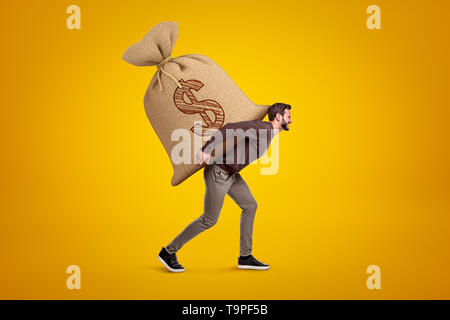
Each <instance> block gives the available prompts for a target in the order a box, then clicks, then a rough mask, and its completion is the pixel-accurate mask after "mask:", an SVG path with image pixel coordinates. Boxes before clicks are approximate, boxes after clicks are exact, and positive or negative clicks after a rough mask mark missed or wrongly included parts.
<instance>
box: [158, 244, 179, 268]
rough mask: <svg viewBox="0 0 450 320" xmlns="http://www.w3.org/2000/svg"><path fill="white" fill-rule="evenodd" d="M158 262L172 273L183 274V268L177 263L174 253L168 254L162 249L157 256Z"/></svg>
mask: <svg viewBox="0 0 450 320" xmlns="http://www.w3.org/2000/svg"><path fill="white" fill-rule="evenodd" d="M158 260H159V261H161V263H162V264H163V265H164V266H165V267H166V268H167V269H168V270H169V271H172V272H183V271H184V268H183V266H181V265H180V264H179V263H178V260H177V255H176V254H175V253H172V254H170V253H168V252H167V251H166V249H165V248H164V247H163V248H162V249H161V251H160V252H159V255H158Z"/></svg>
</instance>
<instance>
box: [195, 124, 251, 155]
mask: <svg viewBox="0 0 450 320" xmlns="http://www.w3.org/2000/svg"><path fill="white" fill-rule="evenodd" d="M252 123H253V121H241V122H232V123H227V124H226V125H224V126H223V127H222V128H220V129H218V130H217V131H216V132H214V134H213V135H212V136H211V138H210V139H209V140H208V141H207V142H206V143H205V145H204V146H203V147H202V149H201V150H202V151H203V152H204V153H210V152H211V150H212V149H213V148H214V147H215V146H216V145H217V144H219V143H223V142H225V141H226V140H227V139H228V138H230V137H234V133H233V132H231V133H227V129H233V130H237V129H242V130H244V131H245V130H247V129H249V128H253V127H254V125H252ZM229 131H230V130H229Z"/></svg>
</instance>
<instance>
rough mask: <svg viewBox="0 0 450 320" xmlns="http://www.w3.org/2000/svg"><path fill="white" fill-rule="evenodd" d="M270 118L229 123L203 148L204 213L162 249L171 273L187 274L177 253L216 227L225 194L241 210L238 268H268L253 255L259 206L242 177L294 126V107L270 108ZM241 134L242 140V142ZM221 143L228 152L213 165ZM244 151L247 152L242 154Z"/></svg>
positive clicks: (200, 160)
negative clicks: (250, 166)
mask: <svg viewBox="0 0 450 320" xmlns="http://www.w3.org/2000/svg"><path fill="white" fill-rule="evenodd" d="M268 117H269V122H265V121H261V120H252V121H242V122H235V123H228V124H226V125H225V126H223V127H222V128H220V129H219V130H217V131H216V133H214V135H213V136H212V137H211V138H210V139H209V140H208V141H207V142H206V144H205V145H204V146H203V147H202V150H201V151H200V152H199V154H198V155H197V163H199V165H200V166H202V165H203V164H204V163H205V164H207V166H206V167H205V169H204V173H203V174H204V179H205V186H206V191H205V201H204V213H203V214H202V215H201V216H200V217H199V218H198V219H196V220H194V221H193V222H191V223H190V224H189V225H188V226H187V227H186V228H185V229H184V230H183V231H182V232H181V233H180V234H179V235H178V236H177V237H176V238H175V239H174V240H173V241H172V242H171V243H170V244H168V245H167V246H166V247H163V248H162V249H161V251H160V253H159V255H158V259H159V260H160V261H161V263H162V264H163V265H164V266H165V267H166V268H167V269H168V270H169V271H172V272H183V271H184V268H183V267H182V266H181V265H180V264H179V263H178V260H177V256H176V252H177V251H178V250H180V248H181V247H182V246H183V245H184V244H185V243H186V242H188V241H189V240H190V239H192V238H194V237H195V236H196V235H198V234H199V233H201V232H203V231H205V230H206V229H209V228H211V227H212V226H213V225H215V224H216V222H217V220H218V218H219V214H220V211H221V209H222V205H223V202H224V198H225V195H226V194H228V195H229V196H230V197H231V198H232V199H233V200H234V201H235V202H236V203H237V204H238V205H239V207H240V208H241V209H242V213H241V222H240V233H241V234H240V256H239V257H238V268H239V269H254V270H267V269H269V265H267V264H264V263H262V262H260V261H258V260H256V258H255V257H253V255H252V254H251V252H252V234H253V222H254V219H255V213H256V208H257V203H256V201H255V199H254V198H253V195H252V194H251V192H250V189H249V188H248V186H247V184H246V183H245V181H244V179H243V178H242V177H241V175H240V174H239V172H240V171H241V170H242V169H243V168H244V167H246V166H247V165H248V164H249V163H251V162H253V161H254V160H256V158H259V157H261V156H262V155H263V154H264V153H265V152H266V151H267V149H268V147H269V144H270V141H271V140H272V138H273V136H274V135H275V134H277V133H278V132H280V130H286V131H287V130H289V124H291V123H292V120H291V106H290V105H288V104H284V103H275V104H273V105H272V106H270V108H269V110H268ZM236 133H238V134H236ZM239 133H240V134H239ZM239 135H241V138H242V139H240V140H239ZM223 137H225V138H223ZM235 137H237V138H238V139H237V140H238V142H235ZM230 141H232V142H231V144H232V147H233V148H232V149H227V148H223V147H224V146H229V144H230V143H229V142H230ZM221 142H223V143H222V144H221V145H222V150H224V149H225V151H224V152H222V154H221V156H220V152H219V156H217V153H218V152H216V156H215V158H216V159H215V160H214V161H213V162H212V164H210V163H209V162H210V160H211V154H210V152H211V151H212V149H213V147H217V146H218V145H219V144H220V143H221ZM216 149H217V148H216ZM244 149H245V152H243V150H244ZM255 150H256V152H255ZM215 151H217V150H215ZM214 162H215V163H214Z"/></svg>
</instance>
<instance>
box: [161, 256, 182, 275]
mask: <svg viewBox="0 0 450 320" xmlns="http://www.w3.org/2000/svg"><path fill="white" fill-rule="evenodd" d="M158 260H159V261H161V263H162V264H163V265H164V266H165V267H166V268H167V270H169V271H171V272H184V269H173V268H171V267H169V266H168V264H167V263H166V262H165V261H164V260H163V258H161V257H160V256H158Z"/></svg>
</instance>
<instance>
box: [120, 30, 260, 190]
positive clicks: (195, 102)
mask: <svg viewBox="0 0 450 320" xmlns="http://www.w3.org/2000/svg"><path fill="white" fill-rule="evenodd" d="M177 37H178V23H177V22H173V21H166V22H162V23H159V24H157V25H156V26H154V27H153V28H152V29H151V30H150V31H149V32H148V33H147V34H146V35H145V37H144V38H143V39H142V40H141V41H140V42H138V43H136V44H135V45H133V46H131V47H129V48H128V49H127V50H126V52H125V53H124V55H123V57H122V58H123V60H125V61H127V62H129V63H131V64H133V65H135V66H155V65H158V64H160V63H161V62H162V61H163V60H164V59H166V58H167V60H168V61H167V62H165V63H164V65H163V66H162V67H161V68H162V69H163V70H164V71H165V72H167V73H169V74H170V75H172V76H173V77H174V78H175V79H176V81H177V82H178V83H177V82H176V81H175V80H174V79H172V78H171V77H170V76H168V75H167V74H166V73H164V72H162V71H158V70H159V69H157V72H156V73H155V74H154V76H153V78H152V80H151V81H150V85H149V86H148V89H147V92H146V93H145V97H144V106H145V111H146V114H147V117H148V119H149V121H150V123H151V125H152V127H153V129H154V130H155V132H156V134H157V135H158V137H159V139H160V140H161V142H162V144H163V146H164V149H165V150H166V152H167V154H168V155H169V158H171V153H172V148H173V147H174V146H175V145H176V144H179V143H180V142H179V141H172V140H171V135H172V132H173V131H174V130H176V129H179V128H184V129H186V130H188V131H189V132H190V134H191V141H192V143H191V162H190V163H189V164H185V163H182V164H175V163H174V162H173V161H172V159H170V160H171V163H172V166H173V170H174V174H173V177H172V185H173V186H176V185H178V184H180V183H181V182H183V181H184V180H186V179H187V178H188V177H189V176H191V175H192V174H194V173H195V172H196V171H198V170H199V169H200V168H199V167H198V166H197V165H196V164H195V163H194V157H195V154H196V153H197V152H198V151H199V150H194V143H193V141H194V134H199V135H202V134H204V138H205V139H204V142H203V144H204V143H205V142H206V139H207V137H208V136H207V135H210V134H211V132H214V131H215V129H218V128H221V127H222V126H223V125H225V124H226V123H228V122H239V121H246V120H254V119H260V120H262V119H263V118H264V116H265V115H266V114H267V111H268V108H269V105H257V104H254V103H253V102H252V101H251V100H250V99H249V98H248V97H247V96H246V95H245V94H244V92H242V90H241V89H240V88H239V87H238V86H237V85H236V84H235V83H234V81H233V80H232V79H231V78H230V77H229V76H228V75H227V73H226V72H225V71H224V70H223V69H222V68H221V67H219V66H218V65H217V64H216V63H215V62H214V61H213V60H211V59H210V58H208V57H206V56H204V55H200V54H188V55H182V56H179V57H175V58H172V59H170V58H168V57H169V56H171V54H172V50H173V47H174V45H175V42H176V40H177ZM158 73H160V75H159V76H160V80H161V83H160V84H159V83H158ZM160 85H161V86H162V90H161V89H160ZM194 121H202V123H203V129H209V130H206V131H205V130H202V129H201V128H199V127H197V129H200V130H194V128H193V126H194ZM194 131H195V132H194Z"/></svg>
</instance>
